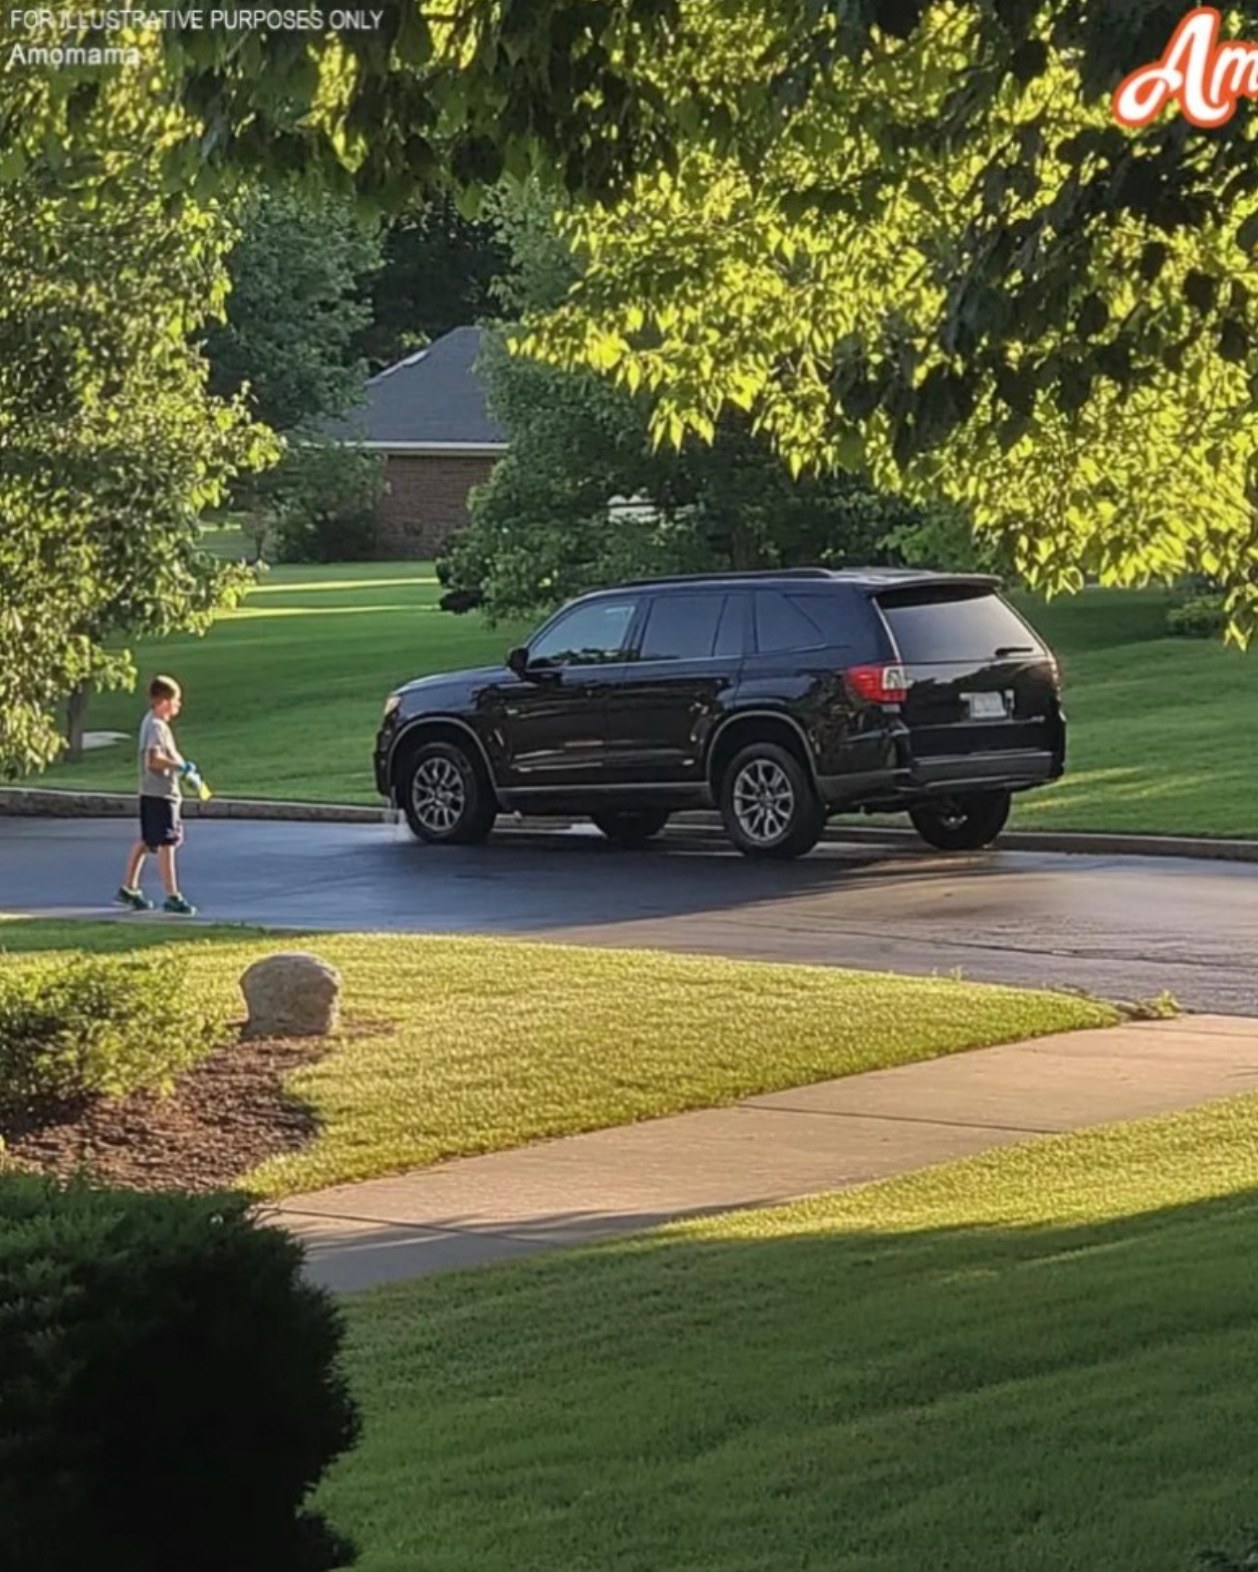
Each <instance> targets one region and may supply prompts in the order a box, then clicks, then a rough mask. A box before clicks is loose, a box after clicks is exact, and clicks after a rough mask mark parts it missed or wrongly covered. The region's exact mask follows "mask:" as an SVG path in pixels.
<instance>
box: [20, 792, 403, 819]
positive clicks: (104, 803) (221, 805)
mask: <svg viewBox="0 0 1258 1572" xmlns="http://www.w3.org/2000/svg"><path fill="white" fill-rule="evenodd" d="M135 811H136V806H135V795H134V793H131V792H115V791H54V790H51V789H49V788H46V787H41V788H27V787H23V786H5V787H0V818H5V817H8V818H13V817H21V818H44V819H129V818H131V817H132V816H133V815H134V814H135ZM183 815H184V818H185V819H296V820H302V821H305V822H308V823H323V824H392V823H393V822H394V817H395V815H394V813H393V810H392V808H366V807H361V806H356V805H351V804H342V803H331V802H268V801H265V800H263V799H260V798H259V799H254V798H248V797H211V798H210V800H209V802H202V801H200V799H199V798H197V797H185V798H184V801H183Z"/></svg>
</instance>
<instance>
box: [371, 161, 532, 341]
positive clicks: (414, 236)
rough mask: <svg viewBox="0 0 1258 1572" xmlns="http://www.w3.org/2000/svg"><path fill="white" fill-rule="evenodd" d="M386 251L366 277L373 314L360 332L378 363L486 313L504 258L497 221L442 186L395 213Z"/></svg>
mask: <svg viewBox="0 0 1258 1572" xmlns="http://www.w3.org/2000/svg"><path fill="white" fill-rule="evenodd" d="M382 251H383V255H382V257H381V259H380V263H379V266H378V267H377V269H376V271H375V272H374V273H373V275H372V277H371V279H370V281H369V284H368V302H369V304H368V311H369V321H368V322H367V323H366V325H365V326H364V327H363V329H362V331H361V332H360V333H359V334H358V337H357V339H356V347H357V348H358V350H359V352H360V353H361V354H363V355H365V356H366V358H367V359H368V361H369V362H370V363H371V364H372V365H373V366H375V367H381V366H387V365H390V364H392V363H393V362H394V361H395V360H400V359H401V357H402V356H403V355H405V354H406V353H407V352H408V351H409V350H412V349H416V348H418V347H420V346H421V345H423V344H427V343H430V342H431V341H432V340H433V339H434V338H440V337H441V335H442V334H443V333H448V332H449V331H450V329H451V328H456V327H463V326H465V325H467V324H468V323H472V322H478V321H479V320H480V319H481V318H482V317H484V316H486V315H487V314H488V313H489V312H490V311H491V310H492V309H493V297H492V295H491V286H492V284H493V281H494V279H495V278H496V277H497V276H498V274H499V273H500V272H501V271H502V269H503V267H504V266H505V264H506V260H507V258H506V252H505V250H504V248H503V246H502V244H501V242H500V240H499V238H498V230H497V226H496V225H495V224H493V223H492V222H491V221H490V220H489V219H488V218H480V219H472V218H467V217H465V216H464V215H463V214H462V213H460V212H459V210H458V207H457V205H456V204H455V202H454V200H453V198H452V197H451V196H450V195H449V193H445V192H438V193H436V194H435V195H434V196H433V197H432V198H431V199H430V200H428V201H427V202H424V203H421V204H419V205H418V206H417V207H415V208H412V209H406V208H404V209H403V210H402V211H401V212H400V213H398V214H397V215H395V216H392V217H390V219H389V221H388V224H387V225H386V227H385V231H384V235H383V240H382Z"/></svg>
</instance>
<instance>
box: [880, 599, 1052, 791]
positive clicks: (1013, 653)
mask: <svg viewBox="0 0 1258 1572" xmlns="http://www.w3.org/2000/svg"><path fill="white" fill-rule="evenodd" d="M874 600H875V603H876V605H877V607H878V609H879V611H880V612H881V614H882V617H883V620H884V621H885V623H886V625H887V629H888V631H889V633H890V635H891V640H892V643H893V645H894V647H895V654H896V658H897V659H898V660H899V662H900V663H901V664H902V665H903V666H904V667H905V668H906V673H907V678H908V697H907V699H906V700H905V703H904V707H903V711H902V713H903V718H904V722H905V724H906V725H907V727H908V729H909V733H910V742H911V747H912V752H913V757H914V758H915V759H918V760H921V759H925V758H938V757H942V756H947V755H965V754H980V753H1005V752H1039V751H1044V752H1050V753H1057V752H1059V751H1060V749H1061V746H1062V726H1061V710H1060V705H1059V700H1058V690H1057V670H1056V663H1055V662H1054V660H1053V657H1052V655H1051V654H1050V653H1049V651H1048V649H1047V647H1046V646H1045V645H1044V643H1043V641H1042V640H1041V639H1040V637H1039V635H1038V634H1037V633H1036V632H1035V631H1034V629H1033V628H1031V626H1030V625H1029V624H1028V623H1027V622H1025V621H1024V620H1023V619H1022V618H1021V617H1020V616H1019V615H1018V613H1017V612H1016V611H1015V610H1014V609H1013V607H1012V606H1010V605H1009V603H1008V602H1007V601H1006V600H1004V599H1003V598H1002V597H1001V596H1000V595H999V594H998V593H997V592H996V591H995V589H993V588H991V587H990V586H987V585H984V584H981V583H972V582H971V583H967V582H965V581H958V582H955V583H948V582H946V581H944V582H942V583H934V584H919V585H913V586H904V587H902V588H898V589H884V590H879V591H877V592H876V593H875V596H874Z"/></svg>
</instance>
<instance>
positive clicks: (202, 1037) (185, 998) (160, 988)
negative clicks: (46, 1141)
mask: <svg viewBox="0 0 1258 1572" xmlns="http://www.w3.org/2000/svg"><path fill="white" fill-rule="evenodd" d="M221 1030H222V1021H221V1017H220V1016H215V1015H213V1014H210V1013H208V1012H207V1010H206V1008H205V1006H204V1005H203V1004H201V1003H200V1002H199V1001H194V1000H193V999H192V998H191V995H190V990H189V988H188V985H187V981H186V978H185V975H184V973H183V971H182V969H181V966H180V963H179V962H178V961H177V960H176V959H174V958H173V957H163V958H162V959H161V960H156V959H151V958H147V959H145V958H141V959H131V958H127V957H114V956H108V957H106V956H80V957H77V958H75V959H74V960H71V961H69V962H67V961H65V960H59V961H57V962H56V963H55V964H50V963H47V962H45V963H44V964H42V965H31V966H26V965H23V966H21V967H17V968H14V969H13V970H10V971H4V972H0V1112H13V1111H15V1110H17V1109H22V1108H31V1107H38V1106H39V1105H41V1104H44V1103H48V1102H59V1101H74V1100H78V1099H81V1098H84V1097H90V1096H92V1095H97V1094H99V1095H104V1096H109V1097H121V1096H124V1095H125V1094H126V1093H127V1092H133V1091H136V1090H138V1089H139V1088H141V1087H157V1088H161V1089H168V1088H169V1086H170V1084H171V1083H172V1082H173V1081H174V1079H175V1077H176V1076H177V1075H179V1074H180V1073H181V1071H183V1070H186V1069H187V1068H188V1066H189V1065H191V1064H194V1063H195V1062H196V1061H197V1059H199V1058H201V1057H202V1056H203V1055H204V1054H206V1053H208V1052H209V1050H210V1049H211V1048H212V1047H213V1046H214V1043H215V1041H216V1039H217V1037H218V1035H219V1033H220V1032H221Z"/></svg>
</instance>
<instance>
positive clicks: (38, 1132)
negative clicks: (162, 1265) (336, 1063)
mask: <svg viewBox="0 0 1258 1572" xmlns="http://www.w3.org/2000/svg"><path fill="white" fill-rule="evenodd" d="M373 1029H374V1030H376V1031H378V1030H379V1029H380V1028H379V1026H376V1027H374V1028H373ZM347 1034H348V1035H353V1034H354V1028H353V1027H350V1028H348V1029H347V1028H346V1027H345V1025H344V1024H342V1027H341V1029H340V1031H339V1033H338V1034H337V1037H332V1038H311V1037H270V1038H255V1039H242V1040H239V1041H233V1042H232V1043H231V1044H230V1045H228V1046H227V1047H225V1048H220V1049H218V1050H217V1051H216V1052H214V1053H213V1054H211V1055H210V1056H209V1057H208V1058H206V1059H203V1060H202V1061H201V1063H200V1064H198V1065H196V1066H195V1067H194V1068H193V1069H191V1070H189V1071H188V1072H187V1073H186V1074H185V1075H183V1076H182V1077H181V1078H180V1079H179V1080H178V1081H177V1082H176V1084H175V1087H174V1090H173V1091H172V1092H171V1093H170V1095H169V1096H168V1097H162V1096H159V1095H158V1094H157V1093H154V1092H135V1093H133V1094H132V1095H131V1096H130V1097H122V1098H118V1099H114V1100H109V1099H105V1098H93V1099H91V1100H90V1101H88V1102H86V1103H80V1104H78V1105H77V1106H75V1107H64V1106H63V1107H60V1108H56V1109H50V1110H45V1111H44V1112H43V1113H42V1115H41V1117H40V1118H38V1119H37V1120H36V1119H27V1120H24V1121H22V1123H21V1124H17V1123H13V1124H10V1126H9V1127H8V1128H6V1127H5V1124H4V1122H3V1120H0V1136H3V1138H4V1142H5V1146H4V1157H5V1159H7V1160H9V1161H11V1162H12V1163H13V1164H14V1165H15V1166H16V1167H19V1168H24V1169H28V1170H34V1171H36V1172H39V1173H48V1174H56V1175H59V1176H61V1177H63V1178H68V1177H70V1176H71V1175H73V1174H75V1173H79V1172H86V1173H87V1175H88V1177H89V1178H90V1179H91V1180H92V1182H93V1183H95V1184H102V1185H117V1186H121V1187H123V1188H125V1189H130V1190H203V1191H204V1190H221V1189H227V1188H230V1187H231V1186H232V1185H233V1184H234V1183H235V1182H236V1181H237V1180H238V1179H239V1178H240V1177H241V1176H242V1175H243V1174H246V1173H248V1171H249V1170H250V1169H251V1168H254V1167H255V1166H256V1165H257V1164H258V1163H260V1162H262V1161H263V1160H264V1159H265V1158H268V1157H274V1156H276V1155H277V1154H279V1153H281V1152H295V1151H298V1150H299V1149H300V1148H301V1147H303V1146H306V1145H308V1144H309V1142H310V1141H312V1140H313V1139H314V1136H315V1134H316V1132H317V1129H318V1124H317V1121H316V1119H315V1117H314V1114H313V1113H312V1111H311V1110H310V1109H309V1108H307V1107H305V1106H304V1104H302V1103H301V1102H299V1101H298V1100H297V1099H296V1098H294V1097H293V1096H292V1095H291V1094H290V1093H288V1092H286V1091H285V1090H284V1086H283V1078H284V1077H285V1076H287V1075H288V1074H289V1073H290V1072H291V1071H293V1070H295V1069H297V1068H298V1067H299V1066H301V1065H303V1064H311V1063H313V1062H314V1061H315V1060H316V1059H319V1058H322V1057H323V1055H324V1054H325V1053H327V1052H328V1051H329V1049H330V1048H331V1047H332V1046H333V1045H334V1044H335V1043H336V1042H337V1041H338V1039H343V1038H344V1037H345V1036H346V1035H347Z"/></svg>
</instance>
